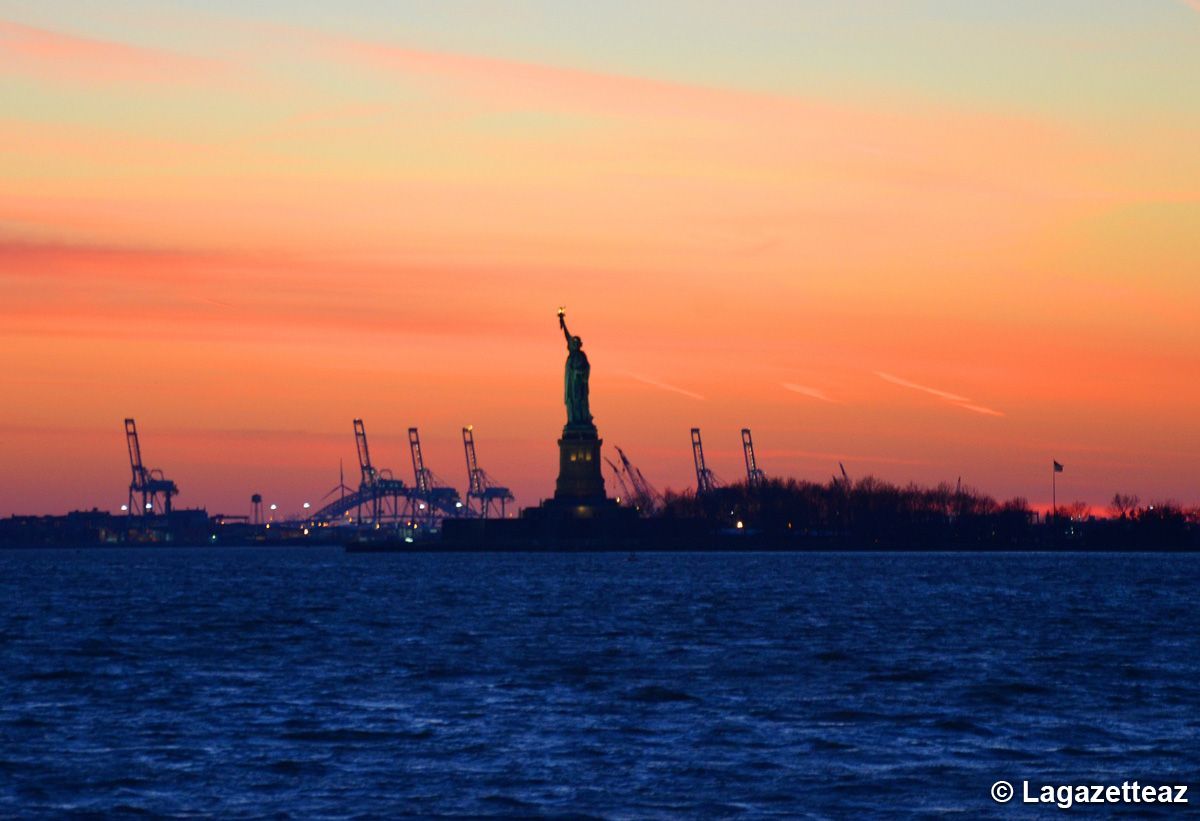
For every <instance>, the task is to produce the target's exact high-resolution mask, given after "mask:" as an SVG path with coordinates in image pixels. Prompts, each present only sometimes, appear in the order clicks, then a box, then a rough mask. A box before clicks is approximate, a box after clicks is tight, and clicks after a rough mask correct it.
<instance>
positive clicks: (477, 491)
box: [462, 425, 514, 519]
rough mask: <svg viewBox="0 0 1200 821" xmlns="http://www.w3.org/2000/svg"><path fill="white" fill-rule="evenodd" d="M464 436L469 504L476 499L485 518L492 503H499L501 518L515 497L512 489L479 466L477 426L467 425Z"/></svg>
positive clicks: (480, 513)
mask: <svg viewBox="0 0 1200 821" xmlns="http://www.w3.org/2000/svg"><path fill="white" fill-rule="evenodd" d="M462 437H463V452H464V453H465V454H466V457H467V482H468V484H467V502H468V504H469V503H470V501H471V500H472V499H474V500H476V501H477V502H478V503H479V515H480V516H482V517H483V518H484V519H486V518H487V517H488V515H489V514H490V513H491V509H492V505H493V504H498V505H499V507H500V518H501V519H503V518H504V516H505V505H507V504H508V503H509V502H511V501H513V499H514V497H513V495H512V491H510V490H509V489H508V488H506V487H500V486H499V485H497V484H496V483H495V482H493V481H492V477H490V476H488V475H487V473H486V472H485V471H484V470H483V468H481V467H479V460H478V459H476V457H475V426H474V425H467V426H466V427H465V428H463V429H462Z"/></svg>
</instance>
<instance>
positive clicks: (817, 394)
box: [783, 382, 838, 402]
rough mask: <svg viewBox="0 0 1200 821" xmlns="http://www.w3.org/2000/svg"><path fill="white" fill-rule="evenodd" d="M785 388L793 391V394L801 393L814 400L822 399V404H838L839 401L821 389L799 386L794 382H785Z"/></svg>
mask: <svg viewBox="0 0 1200 821" xmlns="http://www.w3.org/2000/svg"><path fill="white" fill-rule="evenodd" d="M783 387H784V388H785V389H786V390H789V391H791V392H792V393H799V394H802V395H804V396H809V397H812V398H813V399H820V400H821V401H822V402H837V401H838V400H836V399H834V398H833V397H832V396H830V395H829V394H827V393H825V391H823V390H821V389H820V388H810V387H807V386H805V385H797V384H795V383H793V382H784V383H783Z"/></svg>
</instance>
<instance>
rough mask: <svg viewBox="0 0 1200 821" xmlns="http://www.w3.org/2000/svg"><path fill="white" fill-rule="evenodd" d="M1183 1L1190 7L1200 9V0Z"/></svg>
mask: <svg viewBox="0 0 1200 821" xmlns="http://www.w3.org/2000/svg"><path fill="white" fill-rule="evenodd" d="M1182 2H1183V4H1184V5H1185V6H1187V7H1188V8H1190V9H1195V10H1196V11H1200V0H1182Z"/></svg>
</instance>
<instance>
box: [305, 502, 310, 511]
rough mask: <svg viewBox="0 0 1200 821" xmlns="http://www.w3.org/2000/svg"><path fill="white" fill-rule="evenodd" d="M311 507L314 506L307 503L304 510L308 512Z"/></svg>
mask: <svg viewBox="0 0 1200 821" xmlns="http://www.w3.org/2000/svg"><path fill="white" fill-rule="evenodd" d="M310 507H312V505H310V504H309V503H308V502H305V503H304V509H305V510H308V509H309V508H310Z"/></svg>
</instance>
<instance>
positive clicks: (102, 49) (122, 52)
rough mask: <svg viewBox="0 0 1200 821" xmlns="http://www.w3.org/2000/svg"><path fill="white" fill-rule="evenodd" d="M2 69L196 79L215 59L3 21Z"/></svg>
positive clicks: (82, 76)
mask: <svg viewBox="0 0 1200 821" xmlns="http://www.w3.org/2000/svg"><path fill="white" fill-rule="evenodd" d="M0 45H2V46H3V47H2V48H0V67H2V68H5V69H7V70H9V71H12V70H25V71H30V72H33V73H35V74H39V75H49V76H57V77H61V78H65V79H70V80H79V81H84V82H98V81H100V82H103V81H109V82H121V83H127V82H141V83H164V82H171V81H187V82H193V81H195V80H196V79H197V78H198V77H204V76H208V75H211V74H212V73H213V72H214V71H216V70H218V69H220V68H221V65H220V64H219V63H218V62H216V61H214V60H207V59H201V58H197V57H191V56H188V55H183V54H176V53H174V52H170V51H164V50H162V49H153V48H143V47H141V46H134V45H129V44H126V43H117V42H113V41H109V40H96V39H92V38H90V37H80V36H77V35H74V34H69V33H67V32H61V31H50V30H49V29H40V28H35V27H33V26H26V25H22V24H21V23H14V22H11V21H8V20H0Z"/></svg>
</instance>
